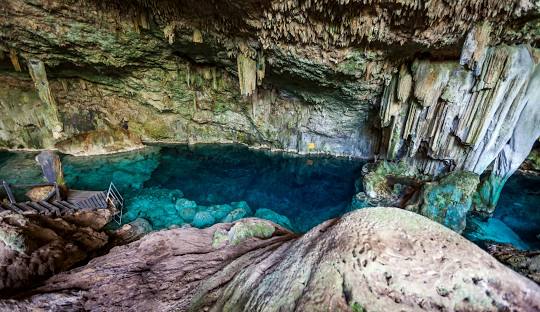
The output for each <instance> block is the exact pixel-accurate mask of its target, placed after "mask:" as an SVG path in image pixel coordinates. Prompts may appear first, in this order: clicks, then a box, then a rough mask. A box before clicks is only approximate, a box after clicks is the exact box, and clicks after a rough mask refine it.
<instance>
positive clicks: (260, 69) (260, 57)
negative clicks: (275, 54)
mask: <svg viewBox="0 0 540 312" xmlns="http://www.w3.org/2000/svg"><path fill="white" fill-rule="evenodd" d="M265 72H266V59H265V57H264V54H263V52H262V51H259V53H257V85H258V86H261V85H262V83H263V79H264V75H265Z"/></svg>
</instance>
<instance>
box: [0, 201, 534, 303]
mask: <svg viewBox="0 0 540 312" xmlns="http://www.w3.org/2000/svg"><path fill="white" fill-rule="evenodd" d="M0 307H1V308H2V309H4V310H10V311H27V310H32V309H44V310H49V311H65V310H73V311H78V310H94V311H105V310H106V311H125V310H139V311H142V310H151V311H170V310H174V311H263V310H264V311H322V310H324V311H327V310H332V311H365V309H367V310H368V311H398V310H399V311H401V310H403V311H416V310H419V309H422V310H426V311H440V310H463V311H501V310H517V311H537V310H538V309H540V288H539V287H538V286H537V285H536V284H535V283H533V282H532V281H530V280H528V279H526V278H524V277H522V276H520V275H518V274H517V273H515V272H513V271H511V270H510V269H508V268H506V267H504V266H503V265H502V264H500V263H498V262H497V261H496V260H495V259H494V258H492V257H490V256H489V255H488V254H487V253H485V252H483V251H482V250H480V249H479V248H478V247H476V246H475V245H473V244H472V243H470V242H468V241H466V240H465V239H464V238H462V237H461V236H459V235H458V234H456V233H454V232H452V231H450V230H448V229H446V228H444V227H443V226H441V225H439V224H437V223H435V222H433V221H430V220H429V219H427V218H424V217H422V216H419V215H417V214H413V213H411V212H408V211H405V210H402V209H395V208H368V209H363V210H359V211H356V212H353V213H350V214H348V215H346V216H344V217H343V218H341V219H339V220H330V221H327V222H325V223H324V224H321V225H320V226H318V227H316V228H314V229H313V230H312V231H310V232H308V233H307V234H305V235H303V236H301V237H296V236H294V235H293V234H291V233H290V232H288V231H286V230H285V229H283V228H281V227H279V226H277V225H275V224H273V223H270V222H268V221H263V220H260V219H243V220H239V221H236V222H235V223H232V224H231V223H229V224H223V223H221V224H216V225H214V226H213V227H211V228H207V229H201V230H199V229H195V228H184V229H174V230H167V231H159V232H154V233H151V234H149V235H147V236H145V237H143V238H142V239H141V240H139V241H136V242H134V243H131V244H129V245H125V246H121V247H116V248H114V249H112V250H111V252H110V253H109V254H107V255H105V256H102V257H98V258H96V259H94V260H92V261H90V262H89V263H88V264H87V265H85V266H83V267H80V268H77V269H74V270H72V271H69V272H65V273H61V274H58V275H56V276H55V277H53V278H51V279H49V280H48V281H46V282H45V284H43V285H42V286H40V287H39V288H37V289H35V290H34V291H32V293H30V294H29V295H28V296H26V297H19V298H17V299H5V300H1V301H0Z"/></svg>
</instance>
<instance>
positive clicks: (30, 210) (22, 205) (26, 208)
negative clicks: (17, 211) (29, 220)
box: [16, 203, 39, 213]
mask: <svg viewBox="0 0 540 312" xmlns="http://www.w3.org/2000/svg"><path fill="white" fill-rule="evenodd" d="M16 205H17V206H18V207H19V208H21V209H22V210H24V211H25V212H26V213H39V211H38V210H36V209H34V208H33V207H31V206H30V205H28V203H17V204H16Z"/></svg>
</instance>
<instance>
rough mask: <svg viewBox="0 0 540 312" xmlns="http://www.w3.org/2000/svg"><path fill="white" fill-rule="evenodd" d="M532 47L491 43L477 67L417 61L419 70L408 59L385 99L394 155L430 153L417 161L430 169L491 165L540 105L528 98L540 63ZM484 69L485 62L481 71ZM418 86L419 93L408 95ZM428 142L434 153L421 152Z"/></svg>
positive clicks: (383, 109) (389, 154) (433, 171)
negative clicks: (529, 110) (528, 110)
mask: <svg viewBox="0 0 540 312" xmlns="http://www.w3.org/2000/svg"><path fill="white" fill-rule="evenodd" d="M466 47H467V45H466ZM531 49H532V48H531V47H529V46H525V45H522V46H518V47H509V46H499V47H494V48H488V49H487V51H486V52H485V54H486V56H485V57H484V58H483V59H484V60H483V62H482V63H481V64H478V67H475V68H474V69H473V68H470V69H468V68H464V67H460V65H459V64H458V63H457V62H434V61H426V60H422V61H419V60H416V61H414V63H413V65H412V72H413V74H412V76H411V75H410V74H408V72H407V67H406V66H402V67H401V70H400V73H399V74H395V75H394V76H393V78H392V80H391V82H390V84H389V85H388V86H387V87H386V88H385V90H384V94H383V97H382V101H381V109H380V120H381V126H382V127H385V128H387V129H388V131H389V133H390V134H389V137H388V138H387V142H386V144H385V145H386V149H385V150H386V155H387V157H388V158H390V159H392V158H396V157H409V158H416V157H417V156H422V157H426V156H427V161H424V162H422V163H417V165H418V166H419V167H420V168H421V169H422V170H423V171H424V172H425V173H428V174H437V173H438V172H440V170H441V166H443V167H444V166H448V165H449V164H452V166H453V167H454V169H458V170H459V169H460V170H468V171H473V172H476V173H478V174H480V173H482V172H484V171H485V170H486V169H487V168H488V167H489V165H490V164H491V163H492V162H493V161H494V159H495V158H496V157H497V155H498V154H499V153H500V152H501V149H502V148H503V146H504V145H505V144H506V142H508V140H509V139H510V138H511V137H512V136H513V135H515V133H514V132H513V129H514V126H515V124H516V122H517V120H518V118H519V117H520V114H521V112H522V110H523V109H524V107H525V106H526V105H536V104H537V103H532V102H531V103H529V102H527V101H525V100H524V94H525V89H526V88H527V86H528V84H529V81H530V79H531V74H532V72H533V69H534V68H535V66H537V65H536V64H535V62H538V60H535V58H534V57H533V56H532V55H531V53H530V52H529V51H531ZM538 52H540V51H538ZM538 52H537V53H538ZM467 67H468V63H467ZM476 68H481V73H480V75H479V76H478V75H476V73H475V70H476ZM411 78H412V81H411ZM411 86H412V87H411ZM411 88H412V89H413V90H414V92H413V93H412V94H410V95H408V91H407V90H410V89H411ZM407 99H408V100H407ZM536 107H538V108H537V109H538V110H540V106H538V105H536ZM405 143H407V144H405ZM421 146H424V147H425V148H426V149H424V150H423V153H426V155H418V153H419V151H420V147H421ZM402 149H405V150H404V151H402V152H401V153H399V151H401V150H402ZM422 157H420V158H422ZM437 164H438V165H437Z"/></svg>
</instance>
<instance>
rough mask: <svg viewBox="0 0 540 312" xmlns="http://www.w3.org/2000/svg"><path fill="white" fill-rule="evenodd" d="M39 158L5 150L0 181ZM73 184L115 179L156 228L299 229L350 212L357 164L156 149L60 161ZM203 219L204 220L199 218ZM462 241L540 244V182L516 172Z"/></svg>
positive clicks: (31, 169)
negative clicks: (264, 224)
mask: <svg viewBox="0 0 540 312" xmlns="http://www.w3.org/2000/svg"><path fill="white" fill-rule="evenodd" d="M34 156H35V153H8V152H0V179H6V180H8V181H10V182H12V183H34V182H39V181H41V180H42V178H41V170H40V169H39V167H38V166H37V165H36V163H35V161H34ZM62 162H63V164H64V171H65V175H66V180H67V183H68V185H69V186H70V187H72V188H76V189H89V190H105V189H106V188H107V187H108V185H109V183H110V182H111V181H113V182H114V183H115V184H116V185H117V186H118V188H119V189H120V190H121V192H122V193H123V195H124V197H125V198H126V204H127V209H126V210H125V215H124V222H125V223H127V222H130V221H132V220H134V219H136V218H138V217H143V218H146V219H147V220H149V221H150V223H151V224H152V225H153V227H154V228H155V229H163V228H169V227H174V226H183V225H185V224H188V223H189V224H191V225H195V226H198V227H206V226H209V225H211V224H213V223H215V222H220V221H231V220H234V219H237V218H240V217H245V216H257V217H262V218H267V219H270V220H273V221H276V222H278V223H280V224H282V225H284V226H286V227H289V228H291V229H293V230H295V231H297V232H306V231H308V230H309V229H310V228H312V227H313V226H315V225H317V224H319V223H321V222H323V221H325V220H327V219H330V218H333V217H336V216H339V215H341V214H343V213H345V212H346V211H348V209H349V205H350V201H351V198H352V197H353V195H354V193H355V187H354V184H355V180H356V179H357V178H358V177H359V176H360V171H361V167H362V165H363V164H364V163H363V162H362V161H359V160H350V159H346V158H333V157H324V156H298V155H291V154H286V153H273V152H268V151H260V150H251V149H248V148H246V147H244V146H238V145H195V146H186V145H175V146H153V147H148V148H146V149H144V150H139V151H133V152H128V153H120V154H114V155H104V156H92V157H72V156H63V157H62ZM197 214H198V217H197V218H195V216H196V215H197ZM468 224H470V225H474V228H475V229H474V231H470V230H471V227H468V230H469V231H468V232H466V233H465V236H466V237H467V238H469V239H471V240H473V241H476V242H477V243H479V244H480V245H482V243H483V242H484V241H485V240H494V241H498V242H503V243H504V242H507V243H512V244H514V245H516V246H518V247H520V248H523V249H530V248H540V240H539V239H538V237H537V236H538V235H539V234H540V177H534V176H523V175H519V174H517V175H514V176H513V177H511V178H510V179H509V181H508V183H507V185H506V186H505V188H504V190H503V192H502V194H501V198H500V202H499V205H498V207H497V209H496V210H495V213H494V215H493V217H492V218H491V219H489V220H487V221H486V220H480V219H475V218H470V219H469V220H468Z"/></svg>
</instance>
